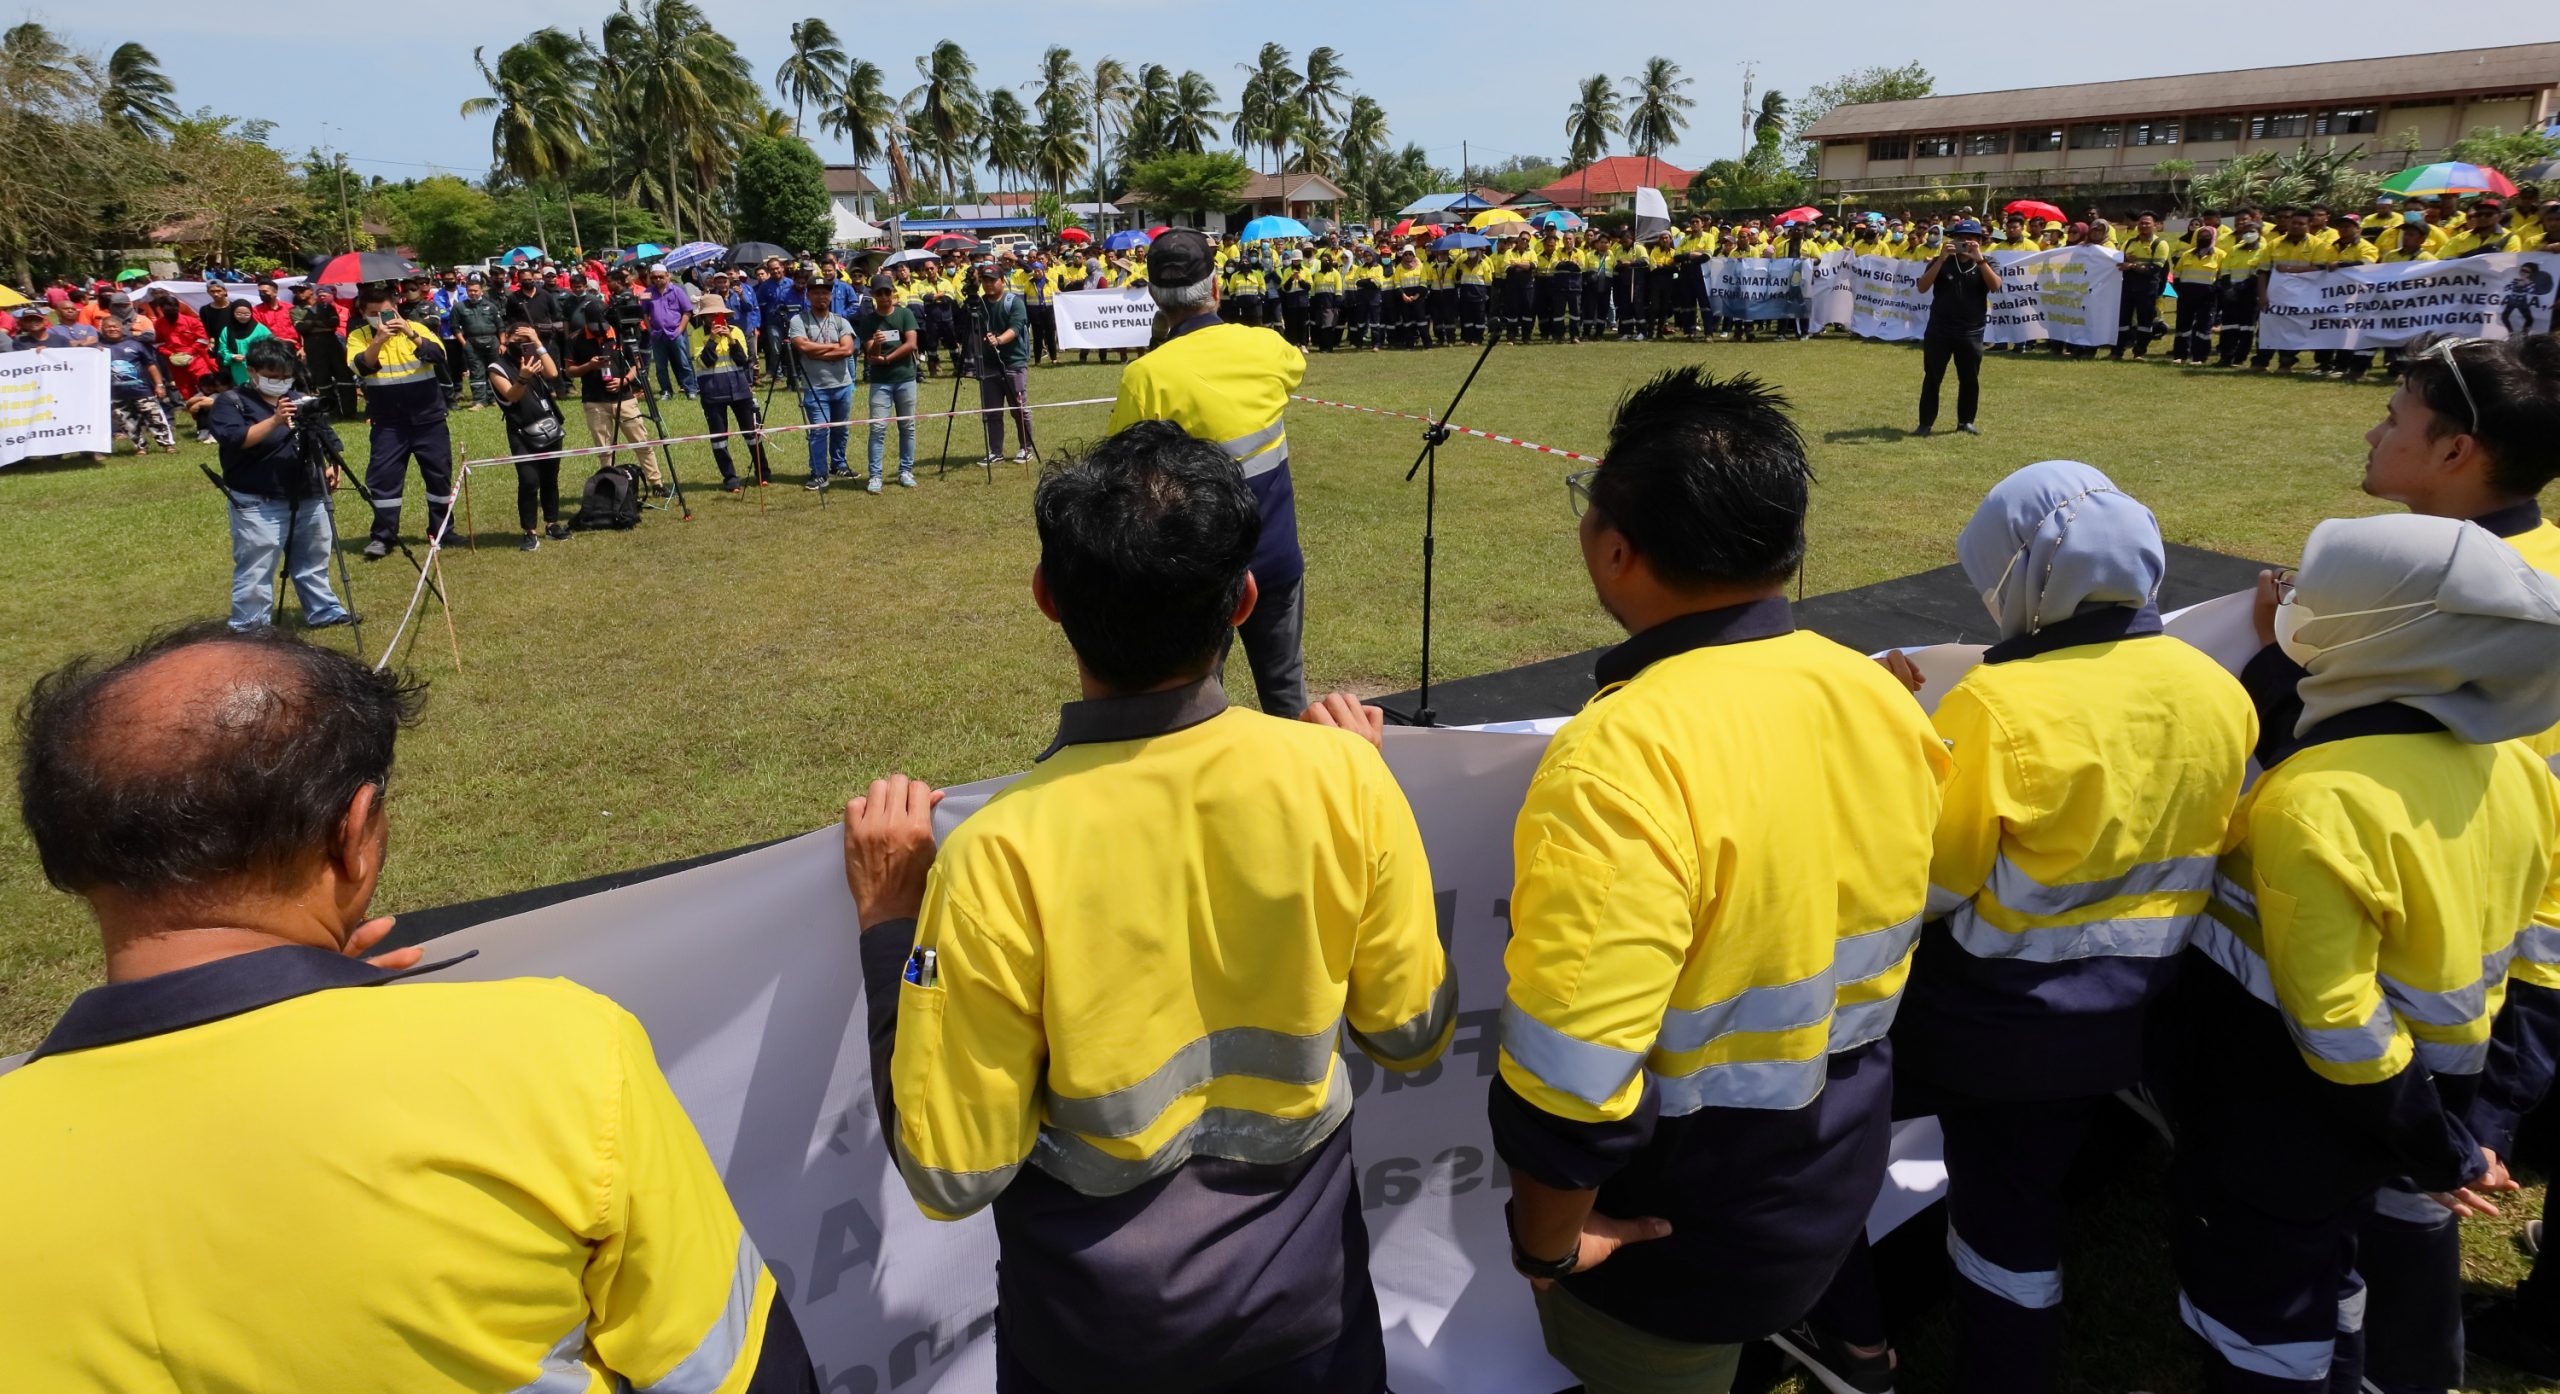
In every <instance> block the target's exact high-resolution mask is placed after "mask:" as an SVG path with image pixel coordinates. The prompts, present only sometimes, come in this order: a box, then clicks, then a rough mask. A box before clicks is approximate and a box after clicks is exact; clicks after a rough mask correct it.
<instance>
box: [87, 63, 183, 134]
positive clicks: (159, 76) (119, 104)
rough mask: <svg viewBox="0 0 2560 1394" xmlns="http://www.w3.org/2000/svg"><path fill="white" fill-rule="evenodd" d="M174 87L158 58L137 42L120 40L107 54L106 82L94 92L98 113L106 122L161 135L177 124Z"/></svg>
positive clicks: (117, 127) (120, 127)
mask: <svg viewBox="0 0 2560 1394" xmlns="http://www.w3.org/2000/svg"><path fill="white" fill-rule="evenodd" d="M176 99H177V88H176V87H175V86H174V85H172V84H171V83H170V81H169V77H168V74H166V73H163V72H161V71H160V60H159V58H157V57H156V56H154V55H153V54H152V52H151V50H149V49H147V48H144V47H143V46H142V45H140V44H138V43H124V44H118V45H117V46H116V51H115V52H113V53H111V54H109V55H107V73H106V85H105V86H103V87H102V88H100V89H99V92H98V115H99V116H101V117H103V118H105V120H106V123H107V124H108V125H109V126H112V127H114V128H115V129H117V130H120V131H124V132H126V133H128V134H131V135H138V136H165V135H167V134H168V133H169V128H170V127H171V126H174V125H176V124H177V121H178V103H177V100H176Z"/></svg>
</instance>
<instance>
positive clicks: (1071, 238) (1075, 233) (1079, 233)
mask: <svg viewBox="0 0 2560 1394" xmlns="http://www.w3.org/2000/svg"><path fill="white" fill-rule="evenodd" d="M1058 240H1059V241H1061V242H1090V241H1092V240H1093V234H1092V233H1089V232H1087V231H1085V230H1084V229H1083V228H1080V227H1069V228H1060V229H1058Z"/></svg>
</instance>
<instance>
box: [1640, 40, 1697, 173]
mask: <svg viewBox="0 0 2560 1394" xmlns="http://www.w3.org/2000/svg"><path fill="white" fill-rule="evenodd" d="M1688 85H1689V79H1687V78H1685V77H1682V76H1681V75H1680V65H1679V64H1677V63H1675V62H1673V61H1671V60H1670V59H1668V58H1648V59H1646V60H1644V72H1643V73H1641V74H1639V75H1638V76H1635V77H1631V78H1629V79H1627V86H1628V87H1629V88H1630V89H1632V92H1633V96H1632V97H1631V98H1630V102H1631V104H1630V105H1629V106H1628V108H1627V143H1628V144H1630V145H1633V146H1634V147H1635V148H1636V153H1637V154H1639V155H1642V156H1644V177H1645V181H1646V182H1647V183H1651V182H1652V180H1653V161H1654V157H1655V156H1657V155H1660V154H1661V153H1662V147H1664V146H1666V145H1669V144H1670V143H1672V142H1673V141H1675V140H1678V139H1679V138H1680V133H1681V132H1682V131H1685V130H1687V129H1688V128H1689V118H1688V117H1687V116H1685V115H1683V114H1682V113H1684V112H1686V111H1688V109H1689V108H1691V107H1693V106H1696V105H1697V104H1698V103H1697V101H1696V100H1695V99H1694V98H1692V97H1690V96H1688V95H1687V94H1686V93H1684V92H1683V91H1682V90H1681V89H1682V88H1685V87H1687V86H1688Z"/></svg>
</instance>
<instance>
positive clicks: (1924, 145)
mask: <svg viewBox="0 0 2560 1394" xmlns="http://www.w3.org/2000/svg"><path fill="white" fill-rule="evenodd" d="M1911 153H1912V154H1913V155H1916V156H1918V157H1919V158H1921V159H1923V160H1943V159H1947V158H1948V157H1950V156H1952V155H1954V154H1955V153H1956V138H1955V137H1954V136H1920V137H1918V138H1916V139H1914V140H1913V141H1912V142H1911Z"/></svg>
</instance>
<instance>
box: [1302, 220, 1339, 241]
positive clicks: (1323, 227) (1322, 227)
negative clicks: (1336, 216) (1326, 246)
mask: <svg viewBox="0 0 2560 1394" xmlns="http://www.w3.org/2000/svg"><path fill="white" fill-rule="evenodd" d="M1331 231H1333V219H1331V218H1309V219H1307V235H1308V236H1309V237H1322V236H1324V235H1325V234H1326V233H1329V232H1331Z"/></svg>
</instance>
